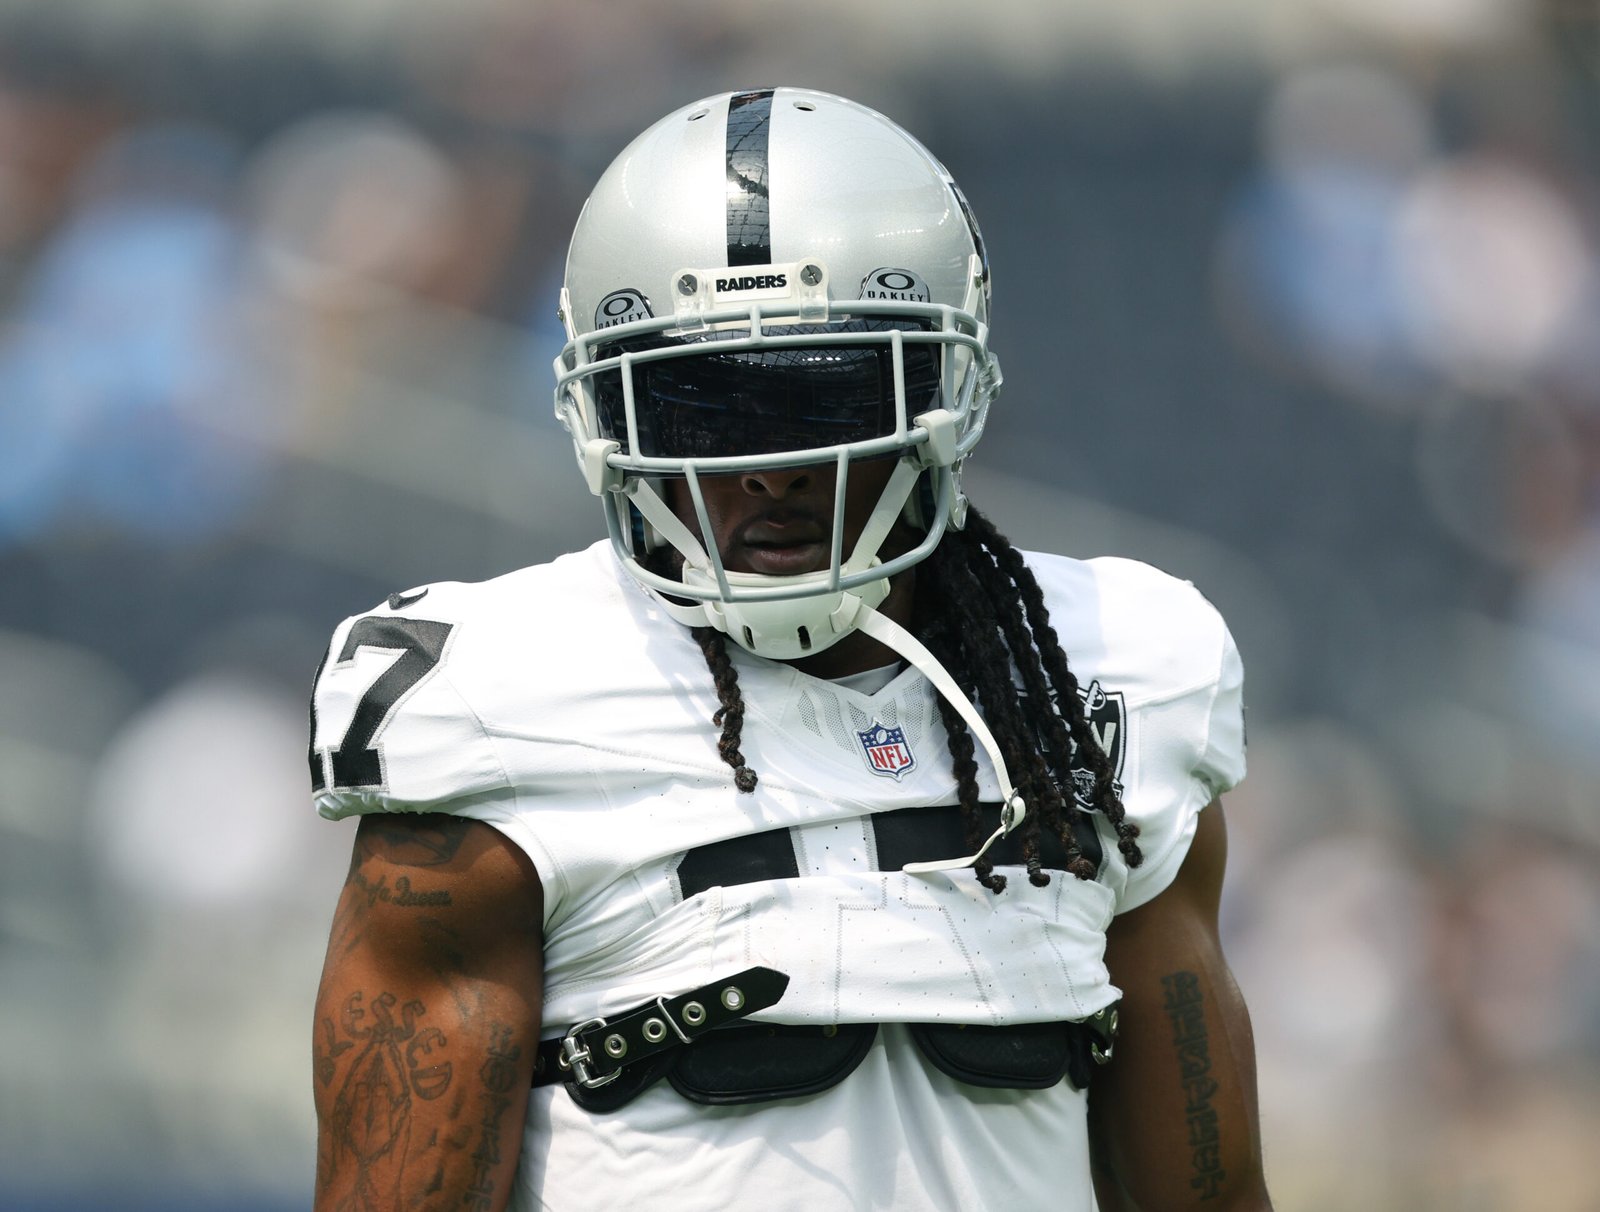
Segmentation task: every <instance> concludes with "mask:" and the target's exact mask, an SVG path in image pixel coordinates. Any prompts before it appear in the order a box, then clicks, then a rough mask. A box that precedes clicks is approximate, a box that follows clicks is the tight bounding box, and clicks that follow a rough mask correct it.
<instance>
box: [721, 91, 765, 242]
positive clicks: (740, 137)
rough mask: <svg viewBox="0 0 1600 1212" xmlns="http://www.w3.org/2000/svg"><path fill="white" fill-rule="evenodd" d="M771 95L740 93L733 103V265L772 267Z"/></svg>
mask: <svg viewBox="0 0 1600 1212" xmlns="http://www.w3.org/2000/svg"><path fill="white" fill-rule="evenodd" d="M771 131H772V90H771V89H770V88H768V89H763V90H761V91H760V92H754V93H738V94H736V95H735V96H734V97H733V99H732V100H730V101H729V102H728V264H729V265H770V264H771V263H772V227H771V211H770V210H769V207H768V203H767V137H768V135H769V134H770V133H771Z"/></svg>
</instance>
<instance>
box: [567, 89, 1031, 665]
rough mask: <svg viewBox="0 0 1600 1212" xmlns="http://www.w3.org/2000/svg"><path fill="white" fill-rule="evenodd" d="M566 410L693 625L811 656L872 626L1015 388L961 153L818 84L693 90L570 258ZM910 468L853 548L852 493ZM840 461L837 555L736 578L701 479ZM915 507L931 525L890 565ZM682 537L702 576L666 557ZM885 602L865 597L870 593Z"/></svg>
mask: <svg viewBox="0 0 1600 1212" xmlns="http://www.w3.org/2000/svg"><path fill="white" fill-rule="evenodd" d="M561 316H562V319H563V322H564V323H565V325H566V330H567V335H568V338H569V340H568V342H567V344H566V346H565V348H564V349H563V350H562V352H561V356H560V357H559V358H558V359H557V360H556V364H555V370H556V391H555V408H556V415H557V417H558V418H559V419H560V420H561V422H562V423H563V424H564V425H565V426H566V428H567V430H568V432H569V433H570V434H571V435H572V440H573V444H574V446H575V448H576V452H577V457H578V463H579V466H580V467H581V468H582V470H583V473H584V475H585V477H586V478H587V480H588V484H589V488H590V490H591V491H592V492H594V493H595V494H596V495H597V496H599V497H600V499H601V502H602V504H603V507H604V510H605V518H606V526H607V530H608V532H609V533H610V536H611V542H612V544H613V546H614V547H615V549H616V552H617V555H618V557H619V558H620V559H621V561H622V563H623V565H624V567H625V568H627V570H628V571H629V573H630V574H632V575H633V576H634V577H635V578H637V579H638V580H639V581H640V582H641V583H643V584H644V585H646V586H647V587H649V588H650V589H652V590H654V591H656V593H657V595H658V596H659V597H660V598H661V601H662V603H663V606H664V607H665V608H666V609H667V610H668V611H669V612H670V613H671V614H672V615H673V617H675V618H677V619H679V620H680V621H682V622H684V623H687V624H689V625H691V626H700V625H709V626H712V627H716V628H718V629H720V630H722V631H724V632H726V633H727V634H728V635H729V636H731V637H732V638H733V640H734V641H735V642H736V643H738V644H740V645H741V646H742V647H744V648H746V649H748V650H749V651H751V652H754V653H757V654H758V655H761V656H765V657H772V658H776V659H780V660H790V659H795V658H798V657H802V656H806V655H808V654H811V653H815V652H819V651H821V650H823V649H825V648H827V647H828V646H829V645H831V644H833V643H835V642H836V641H838V640H839V639H840V638H842V637H843V636H845V635H847V634H849V633H850V631H851V630H853V629H854V628H856V627H857V626H859V625H861V624H862V622H863V621H864V615H870V614H874V613H875V611H874V610H873V608H874V607H876V606H877V605H878V604H879V603H880V602H881V601H882V600H883V598H884V597H885V596H886V595H887V593H888V578H890V577H892V576H894V575H895V574H896V573H898V572H900V571H902V570H904V569H906V568H909V567H910V566H912V565H913V564H915V563H917V562H918V561H920V560H922V559H923V558H925V557H926V556H927V555H928V553H929V552H931V551H932V550H933V548H934V547H935V545H936V544H937V543H938V542H939V539H940V537H941V536H942V534H943V533H944V530H945V528H946V526H952V527H960V526H961V524H962V521H963V519H964V516H965V510H966V501H965V498H964V497H963V496H962V494H961V485H960V472H961V465H962V460H963V459H965V458H966V456H967V455H968V454H969V453H970V452H971V450H972V448H973V447H974V445H976V443H977V441H978V438H979V436H980V435H981V434H982V432H983V426H984V420H985V416H986V412H987V409H988V406H989V402H990V400H991V399H992V398H993V396H994V394H995V392H996V391H997V389H998V388H999V385H1000V370H999V365H998V363H997V362H996V360H995V357H994V355H993V354H991V353H990V352H989V347H988V331H989V330H988V318H989V280H988V264H987V261H986V259H985V256H984V249H983V241H982V237H981V236H980V235H979V232H978V227H977V223H976V222H975V220H974V219H973V217H972V213H971V211H970V210H969V209H968V207H967V204H966V200H965V199H964V198H963V197H962V195H961V192H960V190H959V189H957V187H956V185H955V183H954V182H953V181H952V180H951V179H950V175H949V174H948V173H947V172H946V171H945V169H944V168H943V166H942V165H941V164H940V163H939V162H938V161H937V160H935V159H934V158H933V156H932V155H930V154H929V153H928V152H927V150H926V149H924V148H923V147H922V145H921V144H920V143H918V142H917V141H916V140H915V139H913V138H912V137H911V136H910V135H908V134H907V133H906V132H905V131H904V130H902V129H900V127H898V126H897V125H895V124H894V123H893V122H891V121H889V120H888V119H887V118H885V117H883V116H882V115H880V114H878V113H875V112H873V111H872V110H870V109H867V108H866V107H864V106H861V105H857V104H856V103H854V102H852V101H847V100H845V99H844V98H842V97H835V96H831V95H829V94H827V93H820V92H812V91H810V90H806V89H798V88H776V89H762V90H757V91H753V92H740V93H725V94H723V95H721V96H717V97H711V98H708V99H706V100H704V101H698V102H696V103H694V104H693V105H689V106H686V107H685V108H683V109H680V110H678V111H677V112H676V113H673V114H670V115H669V116H667V117H666V118H663V119H662V120H661V121H659V122H657V123H656V124H655V125H654V126H652V127H650V128H649V129H648V130H646V131H645V132H644V133H643V134H642V135H640V136H639V137H638V138H637V139H635V140H634V141H633V143H632V144H630V145H629V146H628V147H627V149H626V150H624V151H623V152H622V154H621V155H620V156H618V157H617V159H616V160H615V161H614V162H613V163H612V165H611V166H610V168H608V169H607V170H606V172H605V174H604V175H603V176H602V177H601V179H600V182H599V184H598V185H596V186H595V189H594V192H593V193H592V194H591V195H590V196H589V200H588V202H587V203H586V204H585V206H584V209H583V213H582V215H581V216H580V217H579V219H578V224H577V228H576V230H575V232H574V234H573V237H572V244H571V248H570V249H569V251H568V255H567V268H566V280H565V283H564V285H563V287H562V290H561ZM886 457H893V458H895V459H896V460H897V463H896V465H895V468H894V471H893V473H892V474H891V475H890V476H889V479H888V483H887V485H886V487H885V488H884V489H883V492H882V494H881V496H880V498H879V500H878V502H877V505H876V507H875V508H874V509H873V511H872V513H871V515H870V517H869V518H868V520H867V522H866V525H865V527H864V529H863V531H862V533H861V535H860V537H859V540H858V541H857V542H856V543H855V544H854V546H853V549H852V550H849V551H846V550H844V539H845V519H844V512H845V511H844V508H843V502H844V500H845V495H844V494H845V486H846V483H847V480H848V477H849V475H850V473H851V470H852V468H853V467H855V466H856V465H857V464H859V463H860V462H861V461H862V460H866V459H884V458H886ZM814 465H816V466H822V465H826V466H832V467H834V468H836V469H837V495H836V498H835V500H836V506H835V509H834V516H833V533H832V555H831V562H830V565H829V567H828V568H827V569H825V570H822V571H818V572H812V573H806V574H803V575H796V576H769V575H758V574H754V573H740V572H730V571H728V569H726V568H725V567H724V565H723V557H722V555H721V554H720V553H719V552H718V551H717V550H716V544H715V543H714V542H710V541H707V542H705V543H702V542H701V540H700V539H699V538H698V537H697V536H696V534H695V533H694V530H693V529H692V528H691V527H690V526H689V525H686V524H685V522H684V521H683V520H682V519H680V518H679V517H678V516H677V515H676V514H675V513H674V511H673V510H672V508H671V507H670V506H669V505H668V503H667V500H666V498H665V496H664V490H663V487H662V485H663V483H664V482H665V481H668V480H672V479H678V480H682V481H683V482H684V483H685V484H686V486H687V499H688V500H689V501H690V502H692V504H693V509H694V513H695V516H696V518H697V519H698V522H699V532H700V534H701V535H707V536H709V535H710V534H711V533H712V531H711V525H710V521H709V517H708V514H707V511H706V505H705V501H704V498H703V496H702V493H701V487H700V484H701V480H702V478H703V477H707V476H713V475H727V474H730V473H740V472H760V471H769V470H771V469H774V468H792V467H802V466H814ZM901 517H906V518H908V519H910V520H911V521H912V522H913V523H914V524H915V526H916V528H917V531H918V533H919V534H920V536H921V537H920V541H919V542H917V543H916V545H915V546H914V547H913V548H912V549H911V550H908V551H905V552H903V553H901V554H897V555H892V556H889V557H884V556H882V555H880V548H881V547H882V546H883V544H884V541H885V539H886V538H887V537H888V535H889V532H890V530H891V528H892V527H893V526H894V525H895V523H896V521H897V520H898V519H899V518H901ZM663 543H666V544H670V545H671V546H672V547H674V548H676V550H677V551H678V553H679V554H681V555H682V557H683V567H682V579H681V580H679V579H676V578H675V577H673V576H664V575H662V574H661V573H659V572H657V571H653V570H652V568H651V567H649V566H648V561H647V555H648V553H649V552H650V551H651V550H652V549H653V548H655V547H657V546H659V545H661V544H663ZM863 608H865V609H863Z"/></svg>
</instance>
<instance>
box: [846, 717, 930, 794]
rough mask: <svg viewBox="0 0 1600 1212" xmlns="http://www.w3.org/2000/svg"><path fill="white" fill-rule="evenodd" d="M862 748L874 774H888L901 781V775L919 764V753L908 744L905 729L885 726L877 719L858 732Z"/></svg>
mask: <svg viewBox="0 0 1600 1212" xmlns="http://www.w3.org/2000/svg"><path fill="white" fill-rule="evenodd" d="M856 737H857V738H858V739H859V740H860V741H861V748H862V750H863V752H865V754H866V756H867V765H868V766H870V767H871V768H872V773H873V774H886V775H888V776H889V777H890V778H892V779H894V780H896V781H897V782H898V781H899V779H900V777H901V776H902V775H903V774H905V773H906V772H907V771H908V770H911V769H913V768H914V767H915V766H916V764H917V755H916V754H914V753H912V752H911V746H910V745H907V744H906V734H905V730H904V729H901V728H885V727H884V726H883V725H882V724H880V723H878V721H877V720H873V721H872V727H871V728H866V729H862V730H861V731H858V732H857V733H856Z"/></svg>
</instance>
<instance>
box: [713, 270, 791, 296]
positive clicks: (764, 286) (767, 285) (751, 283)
mask: <svg viewBox="0 0 1600 1212" xmlns="http://www.w3.org/2000/svg"><path fill="white" fill-rule="evenodd" d="M716 285H717V293H718V294H719V295H721V294H726V293H728V292H729V291H730V290H773V289H776V288H782V287H787V286H788V285H789V275H788V274H746V275H745V276H744V277H742V278H718V279H717V283H716Z"/></svg>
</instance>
